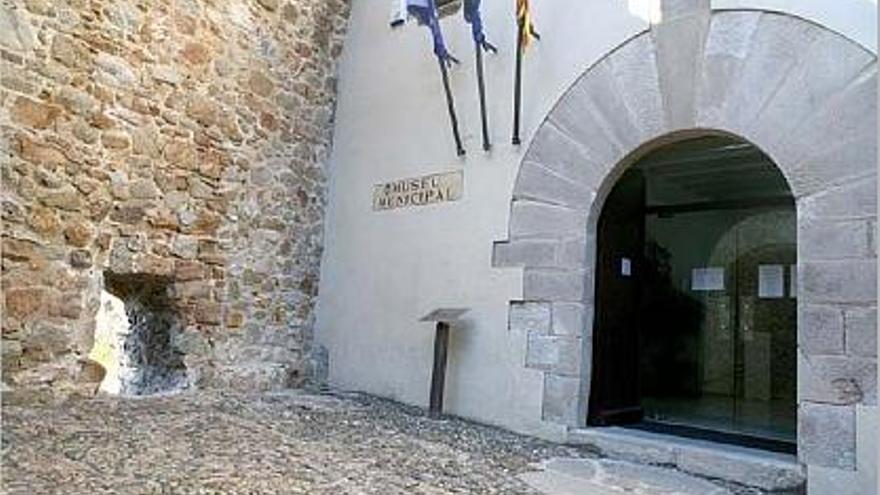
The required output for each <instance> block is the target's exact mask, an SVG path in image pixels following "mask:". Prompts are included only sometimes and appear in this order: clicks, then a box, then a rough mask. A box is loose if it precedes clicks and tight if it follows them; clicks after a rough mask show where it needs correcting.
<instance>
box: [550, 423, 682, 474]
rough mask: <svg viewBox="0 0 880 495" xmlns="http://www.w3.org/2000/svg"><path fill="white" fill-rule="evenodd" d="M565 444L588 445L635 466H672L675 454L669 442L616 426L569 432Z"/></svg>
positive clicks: (673, 446) (672, 445) (673, 447)
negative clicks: (635, 464)
mask: <svg viewBox="0 0 880 495" xmlns="http://www.w3.org/2000/svg"><path fill="white" fill-rule="evenodd" d="M568 443H570V444H574V445H589V446H592V447H595V448H597V449H599V451H600V452H602V454H603V455H606V456H608V457H610V458H613V459H621V460H624V461H629V462H636V463H639V464H665V465H673V464H675V459H676V454H677V452H676V448H675V445H674V444H672V443H669V442H664V441H662V440H658V439H656V438H651V437H650V436H649V435H647V434H644V433H643V432H640V431H637V430H628V429H623V428H618V427H611V428H580V429H577V430H571V431H570V432H569V435H568Z"/></svg>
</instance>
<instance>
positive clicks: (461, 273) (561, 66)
mask: <svg viewBox="0 0 880 495" xmlns="http://www.w3.org/2000/svg"><path fill="white" fill-rule="evenodd" d="M838 1H839V0H835V1H834V2H831V0H798V1H789V2H783V1H781V0H780V1H777V2H775V4H776V5H775V7H774V9H773V10H783V11H784V10H786V9H792V10H796V11H797V12H795V13H800V12H803V11H808V12H811V13H812V14H811V15H813V16H814V18H812V19H811V20H813V21H816V22H819V23H823V22H824V20H828V21H829V24H830V25H833V26H837V28H836V29H837V30H838V31H841V32H842V34H844V35H847V36H849V37H851V38H853V39H859V38H860V37H864V36H866V35H865V27H864V26H863V24H864V22H863V19H862V17H864V16H861V15H860V14H859V12H860V11H859V10H858V9H857V8H852V9H850V10H847V8H846V7H845V4H847V3H858V2H860V1H867V0H847V1H846V2H843V1H840V2H839V5H840V7H834V6H829V5H826V4H835V5H837V4H838ZM769 2H770V0H755V1H753V2H749V1H747V0H741V1H738V3H737V4H736V5H734V0H716V1H715V3H718V4H724V5H723V6H724V7H725V8H728V7H733V6H736V7H738V8H742V7H749V6H754V7H761V6H762V5H763V4H767V3H769ZM483 3H484V19H485V24H486V28H487V32H488V34H489V37H490V40H491V41H492V42H494V43H495V44H497V45H498V47H499V48H500V49H501V53H499V54H498V55H497V56H487V57H486V78H487V85H488V87H487V91H488V100H489V103H490V109H489V117H490V126H491V131H492V140H493V144H494V149H493V151H492V152H491V153H488V154H487V153H484V152H483V151H482V150H481V148H480V143H481V137H480V127H479V126H480V120H479V110H478V103H477V94H476V81H475V76H474V68H473V59H474V55H473V44H472V41H471V39H470V31H469V27H468V26H467V25H466V24H465V23H464V22H463V20H462V18H461V14H460V13H459V14H456V15H455V16H452V17H448V18H445V19H444V20H443V27H444V30H445V34H446V38H447V42H448V45H449V46H450V49H451V51H452V52H453V53H454V54H455V55H456V56H458V57H459V58H460V59H461V60H462V64H461V66H459V67H456V68H455V69H453V70H452V71H451V79H452V87H453V92H454V94H455V96H456V98H457V101H456V103H457V108H458V112H459V117H460V121H461V130H462V134H463V138H464V142H465V147H466V148H467V150H468V155H467V157H466V158H464V159H459V158H458V157H456V156H455V148H454V145H453V142H452V137H451V134H450V131H449V121H448V117H447V115H446V107H445V100H444V98H443V93H442V91H443V90H442V85H441V82H440V79H439V74H438V68H437V63H436V60H435V59H434V57H433V55H432V54H431V52H430V50H431V47H430V40H429V34H428V31H427V30H426V29H425V28H423V27H420V26H417V25H416V24H415V23H410V24H408V25H406V26H404V27H402V28H397V29H391V28H390V27H389V26H388V14H389V8H390V7H389V2H386V1H384V0H370V1H367V0H359V1H356V2H353V4H354V5H353V11H352V19H351V24H350V31H349V34H348V39H347V41H346V45H345V50H344V53H343V57H342V61H341V66H340V88H339V89H340V92H339V101H338V108H337V114H336V128H335V136H334V148H333V151H332V155H331V177H330V205H329V209H328V216H327V226H326V231H325V232H326V233H325V235H326V248H325V254H324V260H323V269H322V278H321V286H320V298H319V305H318V314H317V330H316V339H317V342H318V343H319V344H321V345H324V346H326V347H327V349H328V350H329V355H330V375H329V379H330V382H331V384H333V385H335V386H339V387H342V388H347V389H355V390H362V391H367V392H370V393H374V394H378V395H382V396H386V397H390V398H394V399H397V400H400V401H403V402H406V403H411V404H416V405H426V404H427V400H428V388H429V383H430V372H431V362H432V352H433V328H432V326H431V324H428V323H419V322H418V318H419V317H420V316H422V315H424V314H425V313H427V312H428V311H430V310H432V309H434V308H436V307H450V306H452V307H470V308H471V312H470V313H469V314H468V315H467V324H466V328H461V329H457V330H455V331H454V333H453V340H452V343H451V345H452V347H451V351H450V363H449V368H448V376H447V386H446V393H447V399H446V410H447V411H448V412H451V413H454V414H457V415H460V416H464V417H469V418H473V419H476V420H479V421H482V422H486V423H493V424H498V425H502V426H505V427H508V428H511V429H513V430H517V431H522V432H530V433H536V434H540V435H543V436H547V437H555V436H558V435H560V434H561V432H560V431H559V429H558V428H559V427H556V426H551V425H548V424H542V423H541V422H540V417H541V397H542V392H543V383H542V380H543V379H542V374H541V373H540V372H538V371H535V370H528V369H526V368H525V367H524V362H525V349H526V335H525V334H520V333H511V332H510V331H509V330H508V328H507V311H508V310H507V307H508V301H510V300H516V299H519V298H520V296H521V294H522V274H521V270H519V269H496V268H492V264H491V253H492V243H493V242H494V241H498V240H503V239H505V238H506V237H507V225H508V215H509V209H510V200H511V191H512V187H513V181H514V179H515V178H516V174H517V171H518V166H519V161H520V159H521V157H522V153H523V152H525V150H526V149H527V146H528V143H529V142H530V140H531V137H532V134H533V132H534V130H535V129H536V128H537V127H538V126H539V124H540V123H541V121H542V120H543V118H544V117H545V116H546V115H547V113H548V112H549V111H550V109H551V107H552V106H553V104H554V103H555V102H556V101H557V100H558V98H559V97H560V96H561V95H562V93H563V92H564V91H565V90H566V89H567V88H568V87H569V86H570V85H571V84H572V83H573V82H574V81H575V79H576V78H577V77H578V76H580V75H581V74H582V73H583V72H584V71H585V70H586V69H587V68H588V67H589V66H590V65H592V64H593V63H594V62H596V61H597V60H599V59H600V58H601V57H602V56H604V55H605V54H606V53H608V52H609V51H610V50H612V49H613V48H614V47H616V46H618V45H620V44H622V43H623V42H625V41H626V40H627V39H629V38H631V37H633V36H635V35H637V34H638V33H640V32H642V31H644V30H646V29H648V27H649V25H648V20H647V17H648V16H647V15H646V11H647V9H648V8H649V6H646V5H647V4H648V3H649V2H647V1H643V0H629V1H624V0H615V1H612V0H552V1H547V2H533V9H534V11H535V12H534V19H535V22H536V26H537V28H538V30H539V32H540V33H541V34H542V40H541V41H540V42H538V43H536V44H534V45H533V47H532V48H531V49H530V52H529V53H528V54H527V55H526V60H525V71H524V81H525V82H524V84H525V89H524V105H523V126H522V127H523V132H522V136H523V142H524V144H523V145H522V147H521V148H519V149H517V148H514V147H513V146H511V145H510V137H511V136H510V133H511V122H512V102H511V100H512V86H513V78H512V76H513V65H514V50H513V46H514V43H515V25H514V19H513V12H512V6H513V3H514V2H513V1H512V0H510V1H507V0H505V1H492V0H490V1H486V2H483ZM809 6H812V8H810V7H809ZM805 9H806V10H805ZM847 16H852V19H851V22H843V23H841V21H840V19H841V18H846V17H847ZM872 19H874V17H873V16H872ZM832 21H833V22H832ZM872 29H874V32H876V26H874V27H873V28H872ZM456 169H464V171H465V178H464V196H463V199H462V200H461V201H459V202H456V203H446V204H440V205H432V206H426V207H420V208H415V209H402V210H394V211H384V212H373V211H372V210H371V189H372V186H373V184H375V183H379V182H384V181H388V180H393V179H398V178H404V177H413V176H419V175H423V174H429V173H435V172H441V171H447V170H456Z"/></svg>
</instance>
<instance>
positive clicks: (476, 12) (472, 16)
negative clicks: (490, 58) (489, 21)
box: [464, 0, 497, 52]
mask: <svg viewBox="0 0 880 495" xmlns="http://www.w3.org/2000/svg"><path fill="white" fill-rule="evenodd" d="M464 20H465V21H466V22H467V23H468V24H470V25H471V33H472V34H473V37H474V42H475V43H477V44H478V45H480V46H481V47H483V49H484V50H487V51H488V50H491V51H493V52H495V51H497V50H496V49H495V47H494V46H492V44H491V43H489V42H488V41H486V33H484V32H483V18H482V17H481V16H480V0H464Z"/></svg>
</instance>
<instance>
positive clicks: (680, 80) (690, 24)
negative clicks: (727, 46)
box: [651, 11, 709, 129]
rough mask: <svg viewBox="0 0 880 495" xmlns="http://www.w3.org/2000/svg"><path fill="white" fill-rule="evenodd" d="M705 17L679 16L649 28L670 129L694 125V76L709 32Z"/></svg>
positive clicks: (707, 16)
mask: <svg viewBox="0 0 880 495" xmlns="http://www.w3.org/2000/svg"><path fill="white" fill-rule="evenodd" d="M708 14H709V13H708V11H707V12H705V13H702V14H697V15H688V16H681V17H677V18H674V19H671V20H664V21H663V22H661V23H660V24H657V25H654V26H652V27H651V36H652V37H653V39H654V44H655V45H656V46H657V71H658V74H659V80H660V88H661V94H662V95H663V109H664V114H665V116H666V123H667V126H668V127H669V128H671V129H692V128H693V127H694V126H695V125H696V94H697V75H698V71H699V70H700V66H701V65H702V57H703V53H702V52H703V46H704V45H705V40H706V36H707V34H708V31H709V15H708Z"/></svg>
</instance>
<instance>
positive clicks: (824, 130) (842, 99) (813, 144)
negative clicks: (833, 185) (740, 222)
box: [774, 30, 877, 180]
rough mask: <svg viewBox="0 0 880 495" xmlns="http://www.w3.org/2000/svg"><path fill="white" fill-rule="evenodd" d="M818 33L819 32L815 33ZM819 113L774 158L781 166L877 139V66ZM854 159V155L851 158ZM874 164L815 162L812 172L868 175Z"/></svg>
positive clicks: (867, 153)
mask: <svg viewBox="0 0 880 495" xmlns="http://www.w3.org/2000/svg"><path fill="white" fill-rule="evenodd" d="M814 31H816V30H814ZM818 110H819V111H818V112H816V113H814V114H812V115H810V116H809V118H808V119H805V120H804V122H803V124H802V125H800V126H798V127H797V128H796V129H795V130H794V133H793V134H792V139H791V140H790V141H788V142H787V143H786V145H785V147H784V149H783V150H782V152H781V153H780V151H779V150H777V154H778V156H776V155H774V157H775V158H777V159H778V160H779V161H780V162H781V163H797V164H802V163H803V162H805V161H809V160H810V158H811V157H816V156H822V157H828V156H829V155H828V152H829V151H830V150H840V149H845V148H847V147H850V143H853V142H856V141H862V140H863V139H864V138H868V139H870V138H872V137H873V138H875V139H876V137H877V132H876V130H877V66H876V64H872V65H871V66H869V67H868V68H867V69H865V70H863V71H861V72H860V73H858V75H857V76H856V77H855V78H854V79H851V80H849V81H847V82H846V88H845V89H842V90H840V91H838V92H837V93H836V94H834V95H830V96H829V97H828V100H827V102H823V104H822V105H821V106H819V107H818ZM875 150H876V147H874V149H870V150H864V152H863V156H864V157H870V156H871V155H874V156H876V151H875ZM851 157H852V155H851ZM871 164H876V159H875V160H874V161H873V162H870V161H867V162H866V160H864V159H861V160H858V159H856V160H854V161H853V162H851V163H840V162H835V161H829V163H826V164H824V165H825V167H824V169H823V168H822V166H821V165H822V164H820V163H819V162H818V161H815V160H813V165H814V167H813V168H812V169H811V170H812V171H814V172H815V173H817V174H820V175H819V177H820V179H821V178H827V179H834V178H838V180H839V177H846V176H847V175H849V176H852V175H856V176H857V175H858V173H856V174H851V173H850V174H848V173H847V172H848V170H849V169H852V170H854V171H862V172H869V171H871V170H872V169H871Z"/></svg>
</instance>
